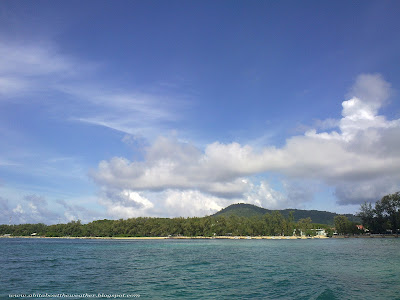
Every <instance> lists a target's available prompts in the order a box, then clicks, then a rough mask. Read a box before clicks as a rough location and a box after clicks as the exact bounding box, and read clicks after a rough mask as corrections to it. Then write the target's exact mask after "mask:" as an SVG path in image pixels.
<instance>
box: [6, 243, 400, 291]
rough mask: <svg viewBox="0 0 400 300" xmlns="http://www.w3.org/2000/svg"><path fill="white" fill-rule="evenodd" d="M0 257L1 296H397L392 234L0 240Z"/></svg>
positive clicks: (399, 275) (399, 247) (399, 253)
mask: <svg viewBox="0 0 400 300" xmlns="http://www.w3.org/2000/svg"><path fill="white" fill-rule="evenodd" d="M0 254H1V256H0V297H1V299H8V298H9V295H12V296H13V295H15V294H19V295H21V294H25V295H29V294H33V293H36V294H37V295H42V296H43V295H46V294H47V295H51V294H53V295H56V294H57V295H59V294H64V297H67V296H65V295H68V296H70V298H68V299H87V298H89V296H93V295H97V297H99V298H100V297H117V296H118V297H121V298H118V299H123V298H122V297H126V296H127V295H132V296H134V295H140V298H141V299H168V298H170V299H179V298H181V299H400V239H394V238H391V239H388V238H386V239H384V238H382V239H380V238H374V239H361V238H360V239H324V240H78V239H16V238H10V239H7V238H3V239H0ZM99 294H100V295H99ZM9 299H11V298H9ZM25 299H27V298H25ZM35 299H37V298H35ZM60 299H61V298H60Z"/></svg>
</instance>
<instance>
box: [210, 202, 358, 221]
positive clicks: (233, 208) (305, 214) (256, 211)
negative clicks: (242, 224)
mask: <svg viewBox="0 0 400 300" xmlns="http://www.w3.org/2000/svg"><path fill="white" fill-rule="evenodd" d="M277 211H278V212H279V213H280V214H282V216H284V217H285V218H287V217H288V216H289V214H290V212H293V217H294V221H295V222H298V221H299V220H300V219H306V218H311V220H312V222H313V223H319V224H328V225H333V224H334V218H335V217H336V216H338V214H336V213H332V212H327V211H319V210H301V209H283V210H277ZM272 212H273V210H269V209H265V208H262V207H258V206H255V205H252V204H246V203H239V204H232V205H230V206H228V207H226V208H224V209H222V210H220V211H219V212H217V213H215V214H214V215H213V216H231V215H235V216H238V217H256V216H262V215H265V214H266V213H272ZM344 216H346V217H347V218H348V220H349V221H352V222H360V219H359V218H358V217H357V216H354V215H351V214H346V215H344Z"/></svg>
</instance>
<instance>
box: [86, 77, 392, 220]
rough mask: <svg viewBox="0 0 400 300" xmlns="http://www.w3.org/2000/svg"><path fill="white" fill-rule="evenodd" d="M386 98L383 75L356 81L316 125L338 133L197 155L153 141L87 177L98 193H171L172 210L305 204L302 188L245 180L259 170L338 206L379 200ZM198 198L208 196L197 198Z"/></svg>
mask: <svg viewBox="0 0 400 300" xmlns="http://www.w3.org/2000/svg"><path fill="white" fill-rule="evenodd" d="M389 95H390V85H389V84H388V83H387V82H386V81H384V79H383V78H382V76H380V75H377V74H372V75H371V74H364V75H360V76H359V77H358V78H357V80H356V83H355V84H354V86H353V88H352V89H351V92H350V94H349V97H350V99H349V100H346V101H344V102H343V103H342V107H343V109H342V118H341V119H340V120H337V121H335V120H333V119H329V120H327V121H325V122H324V121H321V124H323V125H325V126H326V127H332V126H336V127H337V129H338V130H332V131H321V132H318V131H317V130H316V129H314V130H308V131H307V132H306V133H305V134H304V135H299V136H293V137H291V138H288V139H287V141H286V144H285V145H284V146H283V147H282V148H276V147H274V146H270V147H265V148H263V149H261V150H255V149H253V148H252V147H251V146H249V145H241V144H239V143H230V144H222V143H219V142H215V143H212V144H209V145H207V146H206V147H205V148H204V149H203V150H202V149H199V148H196V147H195V146H193V145H191V144H190V143H183V142H180V141H178V140H177V139H176V138H175V139H168V138H165V137H160V138H159V139H157V140H156V141H155V142H154V143H153V144H152V145H151V146H150V147H148V148H147V150H146V153H145V158H144V160H143V161H129V160H128V159H126V158H122V157H115V158H113V159H111V160H109V161H102V162H100V163H99V166H98V168H97V169H96V170H94V171H92V173H91V176H92V178H93V179H94V180H95V182H96V183H97V184H99V185H100V186H102V187H103V188H105V189H119V190H125V189H129V190H132V191H137V192H142V193H144V192H148V191H153V192H162V191H169V190H175V191H176V190H178V191H179V193H180V194H179V193H178V194H174V195H175V196H174V197H170V196H168V193H167V194H166V196H165V197H164V203H163V205H164V206H165V207H167V204H168V206H169V207H172V206H173V205H172V203H177V204H176V207H179V205H181V204H182V203H185V206H186V207H187V209H193V207H196V205H197V204H198V203H208V204H207V205H206V207H208V208H210V209H211V208H213V209H217V207H218V205H220V204H222V203H223V202H224V201H225V200H229V199H230V200H232V201H233V200H242V201H246V202H249V203H254V204H258V205H262V206H265V207H279V204H282V203H286V204H287V203H294V202H295V201H296V200H293V199H289V198H288V197H290V198H299V199H302V200H300V201H309V199H311V198H312V194H313V193H312V192H308V191H309V190H308V191H307V190H305V189H302V190H299V189H298V188H297V189H293V188H292V189H290V188H288V187H286V190H285V187H284V189H283V191H281V192H277V191H274V190H273V189H271V188H270V187H269V185H268V183H267V182H259V183H258V184H255V185H254V184H253V182H252V180H251V179H249V178H251V176H253V175H257V174H260V173H263V172H272V173H279V174H282V175H283V176H285V177H286V178H287V180H294V179H296V180H297V179H310V180H318V181H321V182H323V183H324V184H327V185H329V186H331V187H334V188H335V189H336V196H337V198H338V203H339V204H350V203H351V204H355V203H360V202H363V201H364V200H370V199H372V198H373V197H378V198H379V196H381V195H383V194H385V193H388V192H390V191H392V190H393V189H396V188H398V187H399V183H400V173H399V171H398V170H399V169H400V153H399V152H398V146H399V142H398V137H399V136H400V120H387V119H386V118H385V117H384V116H382V115H379V109H380V108H381V107H382V106H383V105H384V104H385V103H386V102H387V99H388V97H389ZM396 137H397V138H396ZM382 178H385V180H383V181H382ZM383 182H384V183H383ZM352 187H353V188H352ZM177 195H178V196H177ZM179 195H180V196H179ZM199 195H206V197H208V198H207V200H204V199H205V198H204V197H203V196H199ZM217 198H218V199H220V200H218V201H217V200H215V199H217ZM189 199H191V200H189ZM221 199H222V200H221ZM224 199H225V200H224ZM307 199H308V200H307ZM374 199H377V198H374ZM167 200H168V201H167ZM207 201H208V202H207ZM291 201H292V202H291ZM293 201H294V202H293ZM118 203H119V204H120V205H121V207H123V206H124V204H123V202H121V201H119V202H118ZM186 203H187V205H186ZM189 203H191V204H189ZM211 203H212V204H211ZM195 210H196V209H195ZM197 211H198V212H200V208H198V209H197Z"/></svg>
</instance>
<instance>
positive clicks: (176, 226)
mask: <svg viewBox="0 0 400 300" xmlns="http://www.w3.org/2000/svg"><path fill="white" fill-rule="evenodd" d="M316 228H324V229H325V230H327V231H328V234H330V235H332V230H331V228H330V226H329V225H325V224H313V223H312V220H311V218H304V219H300V220H299V221H298V222H295V221H294V217H293V213H290V214H289V216H288V217H286V218H285V217H284V216H283V215H282V214H281V213H279V212H277V211H274V212H272V213H267V214H265V215H263V216H257V217H256V216H254V217H250V218H249V217H239V216H235V215H231V216H216V217H213V216H209V217H202V218H199V217H192V218H182V217H180V218H151V217H139V218H130V219H126V220H124V219H120V220H107V219H104V220H97V221H93V222H90V223H88V224H82V223H81V222H80V221H71V222H69V223H66V224H56V225H45V224H19V225H0V235H4V234H10V235H13V236H29V235H32V234H34V233H36V234H37V235H38V236H46V237H63V236H71V237H83V236H87V237H162V236H180V235H181V236H205V237H210V236H225V235H232V236H292V235H293V234H295V235H300V234H301V233H303V234H305V235H309V236H312V235H315V229H316Z"/></svg>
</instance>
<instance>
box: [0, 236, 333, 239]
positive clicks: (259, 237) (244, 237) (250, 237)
mask: <svg viewBox="0 0 400 300" xmlns="http://www.w3.org/2000/svg"><path fill="white" fill-rule="evenodd" d="M0 238H25V239H88V240H213V239H216V240H308V239H328V238H329V237H326V236H314V237H305V236H302V237H299V236H214V237H207V236H169V237H168V236H166V237H147V236H146V237H90V236H84V237H83V236H79V237H74V236H63V237H47V236H0Z"/></svg>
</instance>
